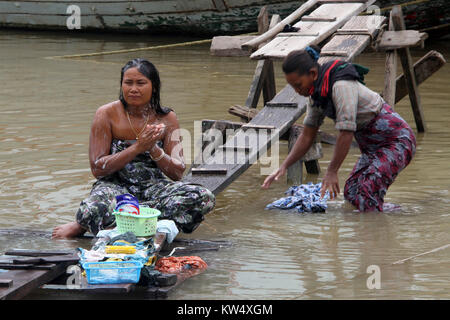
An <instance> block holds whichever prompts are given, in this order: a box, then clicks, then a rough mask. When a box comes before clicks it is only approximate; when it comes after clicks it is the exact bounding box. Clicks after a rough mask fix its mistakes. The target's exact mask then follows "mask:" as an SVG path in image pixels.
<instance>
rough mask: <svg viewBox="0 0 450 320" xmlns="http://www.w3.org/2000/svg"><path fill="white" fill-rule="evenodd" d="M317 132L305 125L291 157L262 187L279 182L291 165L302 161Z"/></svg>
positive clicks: (315, 129) (290, 154)
mask: <svg viewBox="0 0 450 320" xmlns="http://www.w3.org/2000/svg"><path fill="white" fill-rule="evenodd" d="M317 131H319V128H318V127H311V126H308V125H305V127H304V128H303V132H302V134H301V135H300V136H299V137H298V139H297V141H296V142H295V144H294V147H293V148H292V150H291V152H290V153H289V155H288V156H287V157H286V159H285V160H284V161H283V163H282V164H281V166H280V168H279V169H278V170H277V171H275V172H274V173H272V174H271V175H270V176H268V177H267V178H266V179H265V180H264V183H263V185H262V186H261V187H262V188H264V189H267V188H269V187H270V185H271V184H272V182H273V181H274V180H275V181H278V179H279V178H280V177H282V176H283V175H285V174H286V171H287V169H288V168H289V167H290V166H291V165H293V164H294V163H295V162H297V161H298V160H300V159H301V158H302V157H303V156H304V155H305V154H306V153H307V152H308V150H309V148H311V146H312V144H313V142H314V139H315V138H316V135H317Z"/></svg>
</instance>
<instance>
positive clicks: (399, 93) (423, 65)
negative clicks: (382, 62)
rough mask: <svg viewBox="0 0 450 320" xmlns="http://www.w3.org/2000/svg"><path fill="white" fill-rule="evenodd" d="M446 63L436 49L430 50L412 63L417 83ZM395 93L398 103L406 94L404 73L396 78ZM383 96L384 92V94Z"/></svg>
mask: <svg viewBox="0 0 450 320" xmlns="http://www.w3.org/2000/svg"><path fill="white" fill-rule="evenodd" d="M445 64H446V60H445V58H444V56H443V55H442V54H440V53H439V52H437V51H434V50H432V51H430V52H428V53H427V54H426V55H424V56H423V57H422V58H420V59H419V60H418V61H417V62H416V63H415V64H414V75H415V78H416V81H417V84H418V85H419V84H421V83H423V82H424V81H425V80H427V79H428V78H429V77H431V76H432V75H433V74H434V73H435V72H436V71H438V70H439V69H441V68H442V67H443V66H444V65H445ZM395 87H396V90H395V91H396V94H395V103H398V102H399V101H400V100H402V99H403V98H404V97H406V96H407V95H408V88H407V86H406V81H405V75H404V74H401V75H400V76H399V77H397V80H396V86H395ZM384 96H385V94H384Z"/></svg>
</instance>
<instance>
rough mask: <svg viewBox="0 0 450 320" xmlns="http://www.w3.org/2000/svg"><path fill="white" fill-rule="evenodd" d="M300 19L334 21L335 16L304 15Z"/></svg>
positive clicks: (306, 20)
mask: <svg viewBox="0 0 450 320" xmlns="http://www.w3.org/2000/svg"><path fill="white" fill-rule="evenodd" d="M301 21H305V22H333V21H336V17H329V16H304V17H302V20H301Z"/></svg>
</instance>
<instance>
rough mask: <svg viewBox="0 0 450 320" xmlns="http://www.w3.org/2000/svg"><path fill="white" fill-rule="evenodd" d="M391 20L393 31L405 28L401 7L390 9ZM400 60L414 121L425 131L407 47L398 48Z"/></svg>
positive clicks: (418, 129)
mask: <svg viewBox="0 0 450 320" xmlns="http://www.w3.org/2000/svg"><path fill="white" fill-rule="evenodd" d="M392 22H393V25H394V29H395V31H401V30H405V29H406V28H405V20H404V19H403V13H402V8H401V7H400V6H394V8H393V9H392ZM398 54H399V56H400V61H401V63H402V67H403V73H404V75H405V80H406V86H407V88H408V94H409V100H410V101H411V106H412V109H413V114H414V119H415V121H416V126H417V131H419V132H425V130H426V125H425V118H424V115H423V111H422V105H421V102H420V94H419V89H418V86H417V81H416V76H415V74H414V68H413V61H412V58H411V53H410V51H409V48H402V49H399V50H398Z"/></svg>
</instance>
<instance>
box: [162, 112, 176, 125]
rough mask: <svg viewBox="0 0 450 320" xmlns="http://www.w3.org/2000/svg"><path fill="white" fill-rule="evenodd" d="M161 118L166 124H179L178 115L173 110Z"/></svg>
mask: <svg viewBox="0 0 450 320" xmlns="http://www.w3.org/2000/svg"><path fill="white" fill-rule="evenodd" d="M159 118H160V119H161V120H162V121H164V122H165V123H166V124H178V118H177V114H176V113H175V111H173V110H171V111H170V112H169V113H168V114H165V115H161V116H159Z"/></svg>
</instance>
